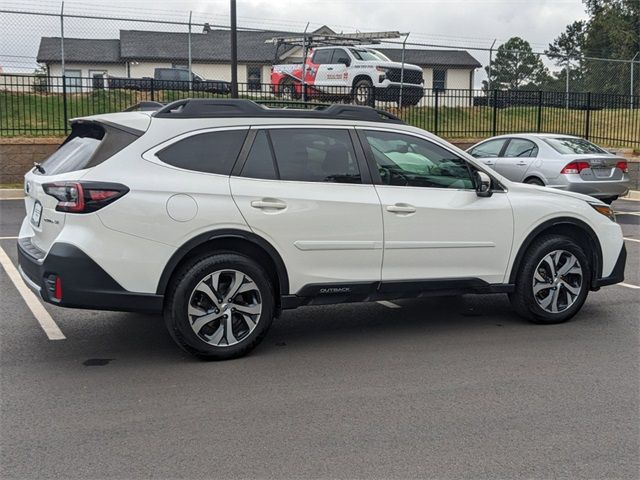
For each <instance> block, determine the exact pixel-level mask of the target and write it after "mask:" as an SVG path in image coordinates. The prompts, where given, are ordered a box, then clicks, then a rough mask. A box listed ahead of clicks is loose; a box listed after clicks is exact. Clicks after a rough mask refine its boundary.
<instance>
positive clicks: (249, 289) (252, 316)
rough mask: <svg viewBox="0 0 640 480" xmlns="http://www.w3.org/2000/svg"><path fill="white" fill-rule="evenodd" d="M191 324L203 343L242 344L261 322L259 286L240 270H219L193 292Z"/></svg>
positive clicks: (190, 303) (190, 304) (190, 311)
mask: <svg viewBox="0 0 640 480" xmlns="http://www.w3.org/2000/svg"><path fill="white" fill-rule="evenodd" d="M187 313H188V317H189V324H190V325H191V329H192V330H193V331H194V333H195V334H196V335H197V336H198V337H199V338H200V339H202V340H203V341H205V342H207V343H208V344H210V345H213V346H216V347H230V346H232V345H236V344H238V343H240V342H241V341H243V340H244V339H245V338H246V337H247V336H248V335H249V334H251V332H253V331H254V330H255V328H256V326H257V325H258V322H259V321H260V314H261V313H262V298H261V296H260V290H259V289H258V286H257V285H256V283H255V282H254V281H253V280H252V279H251V277H249V276H248V275H246V274H244V273H242V272H239V271H237V270H219V271H216V272H213V273H211V274H209V275H207V276H206V277H205V278H203V279H202V280H201V281H200V282H199V283H198V284H197V285H196V287H195V288H194V289H193V291H192V292H191V296H190V297H189V304H188V312H187Z"/></svg>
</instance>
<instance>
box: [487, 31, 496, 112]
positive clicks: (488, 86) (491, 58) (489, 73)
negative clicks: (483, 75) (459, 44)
mask: <svg viewBox="0 0 640 480" xmlns="http://www.w3.org/2000/svg"><path fill="white" fill-rule="evenodd" d="M496 40H497V39H495V38H494V39H493V43H492V44H491V46H490V47H489V71H488V72H487V73H488V75H487V98H489V92H490V91H491V63H492V62H493V46H494V45H495V44H496ZM488 104H489V102H487V105H488Z"/></svg>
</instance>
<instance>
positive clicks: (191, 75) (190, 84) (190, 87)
mask: <svg viewBox="0 0 640 480" xmlns="http://www.w3.org/2000/svg"><path fill="white" fill-rule="evenodd" d="M191 15H193V12H192V11H189V93H191V90H192V88H193V73H192V68H191V66H192V65H191Z"/></svg>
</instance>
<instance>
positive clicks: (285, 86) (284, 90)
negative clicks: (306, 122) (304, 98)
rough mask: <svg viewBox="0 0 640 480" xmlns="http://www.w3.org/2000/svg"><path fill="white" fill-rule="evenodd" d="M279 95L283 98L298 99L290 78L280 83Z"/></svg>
mask: <svg viewBox="0 0 640 480" xmlns="http://www.w3.org/2000/svg"><path fill="white" fill-rule="evenodd" d="M280 96H281V97H282V99H283V100H289V101H295V100H298V99H299V97H298V92H296V86H295V84H294V83H293V82H292V81H291V80H283V81H282V82H281V83H280Z"/></svg>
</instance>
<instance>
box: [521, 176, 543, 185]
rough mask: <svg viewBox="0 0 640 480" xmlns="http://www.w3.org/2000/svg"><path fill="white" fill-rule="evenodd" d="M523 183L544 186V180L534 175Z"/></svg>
mask: <svg viewBox="0 0 640 480" xmlns="http://www.w3.org/2000/svg"><path fill="white" fill-rule="evenodd" d="M524 183H526V184H527V185H538V186H540V187H544V182H543V181H542V180H540V179H539V178H536V177H531V178H527V179H526V180H525V181H524Z"/></svg>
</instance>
